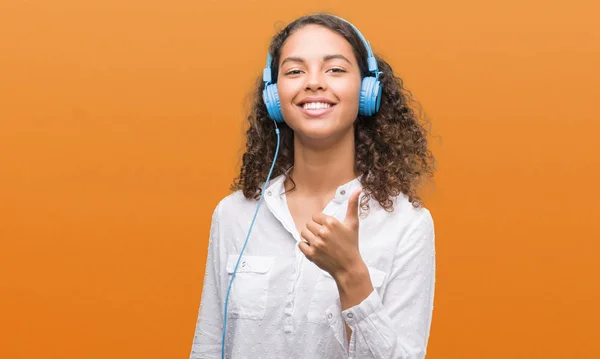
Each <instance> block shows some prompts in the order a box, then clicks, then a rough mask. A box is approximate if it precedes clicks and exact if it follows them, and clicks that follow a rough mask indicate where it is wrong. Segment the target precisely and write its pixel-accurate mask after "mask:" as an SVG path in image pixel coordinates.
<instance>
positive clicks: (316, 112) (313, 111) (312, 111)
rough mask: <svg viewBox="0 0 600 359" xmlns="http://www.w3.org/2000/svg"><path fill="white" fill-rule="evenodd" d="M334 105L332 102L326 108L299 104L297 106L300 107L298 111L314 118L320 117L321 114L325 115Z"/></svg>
mask: <svg viewBox="0 0 600 359" xmlns="http://www.w3.org/2000/svg"><path fill="white" fill-rule="evenodd" d="M335 107H336V105H335V104H332V105H331V106H330V107H327V108H314V109H311V108H304V107H303V106H302V105H299V106H298V108H299V109H300V111H301V112H302V113H303V114H305V115H306V116H308V117H312V118H316V117H321V116H323V115H326V114H328V113H330V112H331V111H333V109H334V108H335Z"/></svg>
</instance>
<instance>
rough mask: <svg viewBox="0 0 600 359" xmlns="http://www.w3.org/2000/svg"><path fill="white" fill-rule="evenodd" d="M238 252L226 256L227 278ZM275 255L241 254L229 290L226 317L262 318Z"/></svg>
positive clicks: (265, 307) (232, 268) (233, 266)
mask: <svg viewBox="0 0 600 359" xmlns="http://www.w3.org/2000/svg"><path fill="white" fill-rule="evenodd" d="M238 258H239V254H230V255H229V256H227V266H226V269H227V273H228V275H229V280H230V281H231V277H232V276H233V270H234V269H235V264H236V263H237V260H238ZM274 259H275V257H264V256H245V255H244V256H242V260H241V261H240V264H239V266H238V268H237V271H236V273H235V279H234V280H233V285H232V286H231V291H230V292H229V303H228V308H227V318H244V319H254V320H260V319H263V318H264V316H265V313H266V309H267V298H268V296H269V282H270V279H271V267H272V266H273V261H274Z"/></svg>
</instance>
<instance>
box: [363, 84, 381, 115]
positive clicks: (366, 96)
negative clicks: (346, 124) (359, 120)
mask: <svg viewBox="0 0 600 359" xmlns="http://www.w3.org/2000/svg"><path fill="white" fill-rule="evenodd" d="M380 104H381V84H380V83H379V81H378V80H377V79H376V78H375V77H372V76H368V77H365V78H363V80H362V84H361V88H360V100H359V108H358V113H359V114H360V115H363V116H372V115H374V114H375V113H376V112H377V110H379V105H380Z"/></svg>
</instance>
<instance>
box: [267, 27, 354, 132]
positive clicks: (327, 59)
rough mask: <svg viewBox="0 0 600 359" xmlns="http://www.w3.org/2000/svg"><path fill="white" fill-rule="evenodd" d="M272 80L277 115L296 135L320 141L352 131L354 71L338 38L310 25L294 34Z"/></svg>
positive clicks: (348, 50)
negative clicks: (276, 75) (279, 109)
mask: <svg viewBox="0 0 600 359" xmlns="http://www.w3.org/2000/svg"><path fill="white" fill-rule="evenodd" d="M277 78H278V80H277V90H278V92H279V99H280V103H281V112H282V113H283V117H284V119H285V122H286V123H287V124H288V125H289V126H290V127H291V128H292V129H293V130H294V132H295V134H296V135H298V136H300V137H303V138H307V139H325V138H329V137H332V138H333V137H339V136H343V134H345V133H348V132H349V131H350V130H352V129H353V123H354V120H355V119H356V117H357V115H358V105H359V101H358V100H359V95H360V85H361V76H360V68H359V66H358V63H357V61H356V57H355V56H354V52H353V51H352V46H351V45H350V43H349V42H348V41H346V39H345V38H344V37H342V36H341V35H340V34H338V33H336V32H334V31H331V30H329V29H327V28H325V27H322V26H319V25H312V24H311V25H306V26H304V27H302V28H301V29H299V30H297V31H296V32H294V33H293V34H292V35H291V36H290V37H288V38H287V39H286V41H285V44H284V45H283V47H282V48H281V53H280V57H279V71H278V77H277Z"/></svg>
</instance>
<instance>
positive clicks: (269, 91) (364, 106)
mask: <svg viewBox="0 0 600 359" xmlns="http://www.w3.org/2000/svg"><path fill="white" fill-rule="evenodd" d="M336 17H337V16H336ZM338 19H340V20H343V21H344V22H346V23H348V24H349V25H350V26H352V28H353V29H354V31H356V34H357V35H358V37H360V39H361V40H362V42H363V44H364V45H365V48H366V49H367V54H368V55H367V56H368V57H367V64H368V65H369V72H371V73H372V74H373V75H375V77H373V76H366V77H364V78H363V79H362V84H361V88H360V99H359V107H358V114H359V115H363V116H372V115H374V114H375V113H377V110H379V106H380V104H381V89H382V87H381V83H380V82H379V75H380V74H381V72H380V71H379V68H378V66H377V59H375V55H373V50H371V46H370V45H369V42H368V41H367V40H366V39H365V38H364V37H363V35H362V34H361V33H360V31H358V29H357V28H356V27H355V26H354V25H352V24H351V23H350V22H348V21H346V20H344V19H342V18H339V17H338ZM271 62H272V58H271V54H268V55H267V66H266V67H265V69H264V70H263V81H264V82H265V88H264V90H263V101H264V102H265V105H266V106H267V111H268V112H269V117H271V119H273V120H275V122H278V123H282V122H284V121H283V114H282V113H281V104H280V103H279V93H278V92H277V84H276V83H274V84H272V83H271Z"/></svg>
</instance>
